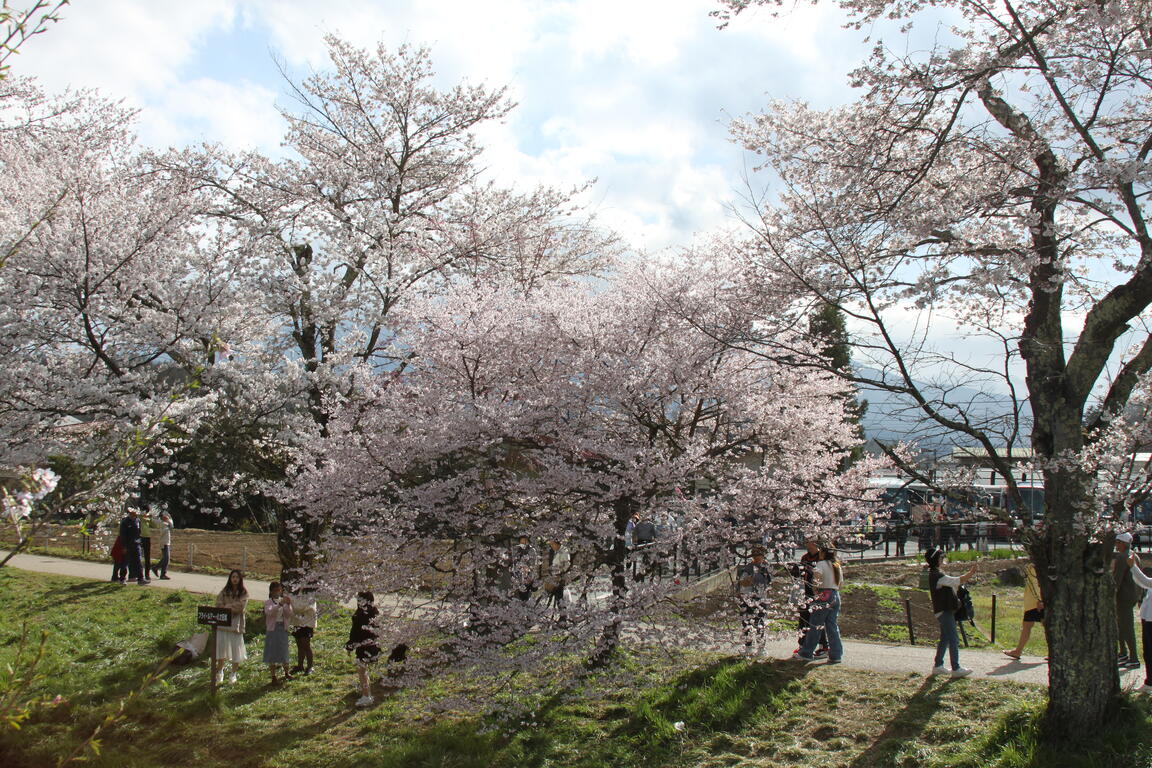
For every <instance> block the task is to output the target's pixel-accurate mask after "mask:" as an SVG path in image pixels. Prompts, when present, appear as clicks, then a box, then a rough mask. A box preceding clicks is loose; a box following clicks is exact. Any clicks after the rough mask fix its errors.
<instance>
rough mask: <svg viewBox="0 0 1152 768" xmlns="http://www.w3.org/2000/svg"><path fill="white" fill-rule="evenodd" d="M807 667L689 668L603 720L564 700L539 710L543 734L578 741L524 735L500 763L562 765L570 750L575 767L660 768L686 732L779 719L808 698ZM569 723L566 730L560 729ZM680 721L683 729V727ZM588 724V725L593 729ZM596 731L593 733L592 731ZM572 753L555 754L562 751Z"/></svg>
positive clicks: (735, 728) (730, 664)
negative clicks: (805, 690)
mask: <svg viewBox="0 0 1152 768" xmlns="http://www.w3.org/2000/svg"><path fill="white" fill-rule="evenodd" d="M810 669H811V668H810V667H809V666H807V665H802V664H794V663H791V662H787V661H785V662H774V663H751V664H750V663H748V662H747V661H745V660H744V659H741V658H736V657H731V658H726V659H721V660H718V661H715V662H713V663H711V664H709V665H707V666H704V667H699V668H696V669H693V670H691V671H688V672H686V673H684V674H682V675H680V676H679V677H677V678H674V679H673V680H671V681H670V682H668V683H666V684H664V685H661V686H659V687H656V688H654V689H650V690H649V691H647V692H644V693H640V692H638V693H637V697H636V699H635V700H634V701H633V702H632V703H631V704H630V705H626V706H618V707H612V708H609V709H607V710H604V711H603V712H601V713H600V717H599V722H598V723H592V724H588V723H587V718H584V719H585V723H584V724H583V727H582V724H581V723H580V722H579V720H580V719H581V714H580V713H579V712H578V711H576V712H574V711H571V710H569V709H568V708H567V707H565V706H564V704H565V698H563V697H557V698H556V699H554V700H553V703H551V704H549V705H546V706H545V707H543V708H538V709H537V711H536V716H537V719H538V720H540V721H543V722H544V723H546V724H547V726H548V727H546V728H544V729H541V730H542V731H543V732H545V733H549V734H555V733H568V734H570V735H571V736H573V737H575V738H577V739H579V738H580V736H579V734H580V732H581V731H583V732H584V735H586V736H587V737H588V738H586V739H585V740H583V741H582V742H580V743H571V744H557V743H556V742H555V741H554V740H553V739H550V738H546V737H544V736H542V735H539V733H538V732H534V731H531V730H530V731H527V732H523V733H520V734H517V735H515V736H513V737H512V738H510V739H509V741H508V743H507V747H506V748H505V749H504V750H503V754H502V755H501V760H500V761H499V763H498V764H500V765H515V766H517V768H520V767H521V766H526V767H527V768H541V767H542V766H546V765H556V764H564V761H565V758H571V757H572V753H573V752H576V753H578V754H579V758H578V761H577V762H575V763H572V764H574V765H586V766H603V765H611V766H631V765H636V766H649V765H660V764H663V763H666V762H668V761H670V760H674V758H675V756H676V755H678V754H679V753H680V751H681V750H682V748H683V745H684V741H685V732H682V731H681V730H680V728H683V729H684V731H690V732H691V733H692V734H695V735H696V736H699V735H700V734H702V733H724V732H728V733H738V732H741V731H743V730H744V729H745V728H746V727H748V726H749V725H750V724H751V723H753V722H754V721H756V720H758V719H760V718H765V717H767V718H771V717H777V716H780V715H782V714H783V713H785V712H787V711H788V710H790V709H792V708H793V707H794V706H796V700H797V698H799V697H801V696H803V690H802V686H801V685H800V680H801V679H802V678H803V677H804V676H805V675H807V673H808V672H809V671H810ZM565 719H568V720H570V722H569V723H568V724H567V727H563V726H560V727H558V726H557V724H558V723H559V722H560V721H561V720H565ZM677 724H681V726H680V728H678V727H677ZM590 726H591V727H590ZM590 730H591V731H598V733H589V731H590ZM565 748H567V749H568V754H558V753H557V750H558V749H565Z"/></svg>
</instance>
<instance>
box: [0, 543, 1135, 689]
mask: <svg viewBox="0 0 1152 768" xmlns="http://www.w3.org/2000/svg"><path fill="white" fill-rule="evenodd" d="M4 554H6V553H3V552H2V551H0V557H2V556H3V555H4ZM6 567H9V568H19V569H21V570H25V571H34V572H39V573H54V574H59V575H62V576H73V577H76V578H81V579H93V580H96V581H107V580H108V579H109V578H110V577H111V575H112V565H111V564H110V563H109V564H104V563H93V562H88V561H84V560H68V559H65V558H60V557H48V556H46V555H36V554H21V555H17V556H16V557H14V558H12V560H10V561H9V562H8V565H7V566H6ZM168 575H169V576H170V577H171V579H170V580H169V581H161V580H160V579H153V580H152V583H151V585H149V586H144V587H141V586H138V585H136V584H134V583H132V582H129V583H128V584H127V585H126V586H125V587H124V589H175V590H187V591H188V592H192V593H194V594H204V595H215V594H216V593H218V592H219V591H220V589H221V588H222V587H223V586H224V576H209V575H205V574H201V573H182V572H178V571H169V572H168ZM245 584H246V585H247V587H248V591H249V593H250V594H252V595H266V594H268V582H266V581H259V580H254V579H250V580H245ZM793 648H794V643H793V641H792V640H791V639H783V640H772V641H769V642H768V643H767V644H766V646H765V648H764V652H763V657H764V658H766V659H770V658H777V659H784V658H789V657H790V656H791V653H792V650H793ZM717 650H721V651H729V652H732V653H736V652H737V651H738V647H737V646H736V645H735V644H733V645H731V646H728V647H721V648H718V649H717ZM934 651H935V644H934V643H933V644H932V645H915V646H909V645H885V644H882V643H863V642H856V641H848V642H845V643H844V663H843V666H845V667H848V668H850V669H868V670H873V671H876V672H888V673H891V674H900V675H902V674H908V673H911V672H919V673H921V674H926V673H927V672H928V671H929V670H931V668H932V657H933V652H934ZM960 661H961V663H962V664H963V665H964V666H965V667H969V668H971V669H972V677H976V678H981V677H982V678H991V679H996V680H1011V681H1013V682H1018V683H1032V684H1036V685H1047V684H1048V665H1047V664H1045V663H1044V660H1043V659H1041V658H1039V657H1025V658H1024V659H1022V660H1020V661H1012V660H1011V659H1008V658H1006V657H1005V656H1004V655H1003V654H1001V653H1000V652H999V651H976V650H968V649H965V648H961V649H960ZM795 663H797V664H799V663H801V662H795ZM815 664H817V665H819V663H815ZM1143 677H1144V676H1143V670H1142V669H1136V670H1127V671H1125V672H1123V673H1122V675H1121V678H1120V682H1121V686H1122V687H1123V688H1126V689H1134V688H1138V687H1140V685H1141V684H1142V683H1143V682H1144V680H1143Z"/></svg>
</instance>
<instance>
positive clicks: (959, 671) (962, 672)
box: [952, 667, 972, 677]
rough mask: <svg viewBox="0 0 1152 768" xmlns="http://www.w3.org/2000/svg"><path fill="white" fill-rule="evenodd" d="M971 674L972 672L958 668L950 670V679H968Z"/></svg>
mask: <svg viewBox="0 0 1152 768" xmlns="http://www.w3.org/2000/svg"><path fill="white" fill-rule="evenodd" d="M970 674H972V670H970V669H965V668H964V667H960V668H959V669H954V670H952V677H968V675H970Z"/></svg>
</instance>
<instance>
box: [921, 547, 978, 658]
mask: <svg viewBox="0 0 1152 768" xmlns="http://www.w3.org/2000/svg"><path fill="white" fill-rule="evenodd" d="M924 559H925V560H927V561H928V589H929V591H930V593H931V595H932V613H933V614H935V615H936V621H937V622H939V623H940V642H938V643H937V644H936V661H935V663H934V664H933V666H932V674H933V675H946V674H951V675H952V677H965V676H967V675H970V674H972V670H970V669H965V668H964V667H962V666H960V632H959V630H958V627H957V625H956V609H957V608H959V607H960V598H959V596H958V595H957V592H956V590H957V589H958V588H959V587H960V585H961V584H967V583H968V581H969V579H971V578H972V577H973V576H975V575H976V563H972V567H971V568H969V569H968V570H967V571H966V572H965V573H964V575H962V576H949V575H948V574H946V573H944V571H943V570H941V568H943V566H944V561H945V559H946V558H945V555H944V550H943V549H941V548H940V547H933V548H932V549H930V550H928V552H927V553H926V554H925V555H924ZM945 651H947V652H948V660H949V661H950V662H951V664H952V668H951V669H949V668H948V667H946V666H944V652H945Z"/></svg>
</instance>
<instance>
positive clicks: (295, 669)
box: [291, 666, 304, 675]
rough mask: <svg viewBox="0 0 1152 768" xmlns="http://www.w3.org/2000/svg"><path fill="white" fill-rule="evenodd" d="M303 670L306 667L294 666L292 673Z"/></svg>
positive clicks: (298, 672) (296, 673)
mask: <svg viewBox="0 0 1152 768" xmlns="http://www.w3.org/2000/svg"><path fill="white" fill-rule="evenodd" d="M303 671H304V667H299V666H297V667H292V670H291V672H292V674H294V675H298V674H300V673H301V672H303Z"/></svg>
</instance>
